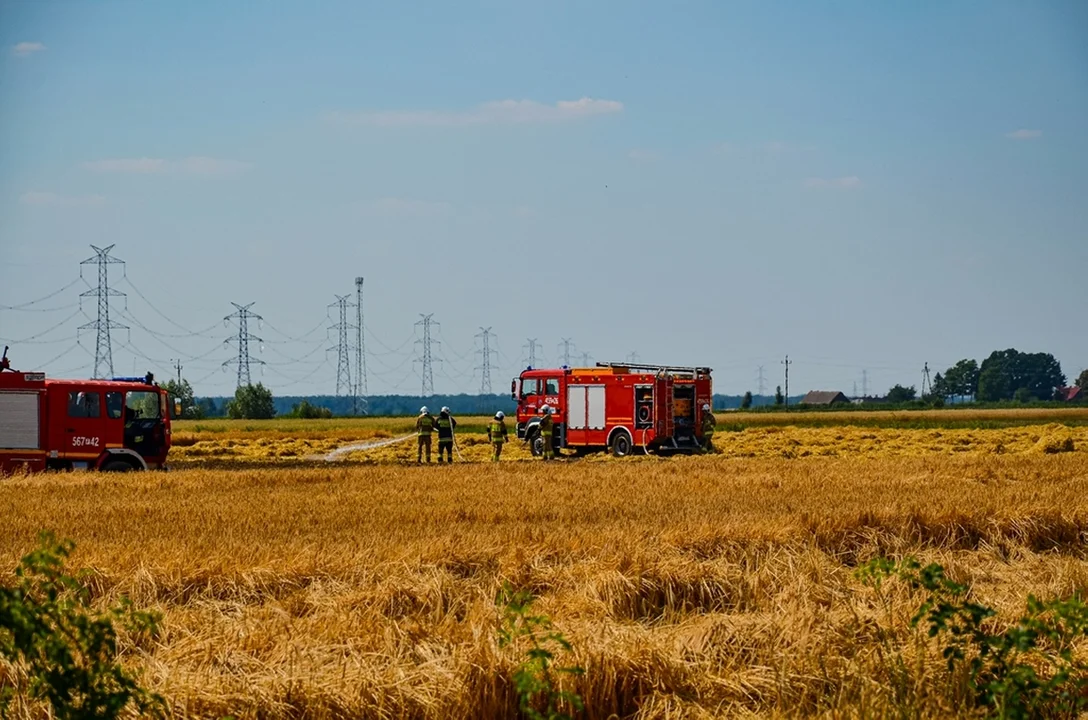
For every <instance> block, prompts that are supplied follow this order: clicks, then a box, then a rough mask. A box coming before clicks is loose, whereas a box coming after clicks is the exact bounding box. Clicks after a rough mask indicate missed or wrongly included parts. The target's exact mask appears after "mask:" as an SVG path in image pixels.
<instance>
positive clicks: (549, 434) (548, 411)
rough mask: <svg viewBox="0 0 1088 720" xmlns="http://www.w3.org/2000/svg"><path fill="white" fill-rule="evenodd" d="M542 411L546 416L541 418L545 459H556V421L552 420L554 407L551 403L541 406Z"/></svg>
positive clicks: (541, 436)
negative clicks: (554, 441)
mask: <svg viewBox="0 0 1088 720" xmlns="http://www.w3.org/2000/svg"><path fill="white" fill-rule="evenodd" d="M540 412H542V413H544V417H542V418H540V439H541V440H543V441H544V459H545V460H554V459H555V446H554V445H552V441H553V438H554V431H555V423H554V422H552V408H551V406H550V405H544V406H543V407H541V408H540Z"/></svg>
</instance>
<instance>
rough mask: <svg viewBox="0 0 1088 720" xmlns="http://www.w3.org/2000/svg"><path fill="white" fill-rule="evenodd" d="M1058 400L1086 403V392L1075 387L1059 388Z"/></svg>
mask: <svg viewBox="0 0 1088 720" xmlns="http://www.w3.org/2000/svg"><path fill="white" fill-rule="evenodd" d="M1057 399H1058V400H1061V401H1062V402H1084V400H1085V399H1086V398H1085V394H1084V391H1083V390H1081V389H1080V388H1079V387H1077V386H1076V385H1074V386H1073V387H1063V388H1058V392H1057Z"/></svg>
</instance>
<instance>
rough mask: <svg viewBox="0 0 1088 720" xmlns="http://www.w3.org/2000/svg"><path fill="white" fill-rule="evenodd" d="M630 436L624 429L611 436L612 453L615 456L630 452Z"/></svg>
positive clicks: (622, 455)
mask: <svg viewBox="0 0 1088 720" xmlns="http://www.w3.org/2000/svg"><path fill="white" fill-rule="evenodd" d="M632 447H633V446H632V443H631V436H630V435H628V434H627V431H626V430H619V431H617V432H616V434H615V435H613V436H612V454H613V455H615V456H616V457H624V456H626V455H630V454H631V448H632Z"/></svg>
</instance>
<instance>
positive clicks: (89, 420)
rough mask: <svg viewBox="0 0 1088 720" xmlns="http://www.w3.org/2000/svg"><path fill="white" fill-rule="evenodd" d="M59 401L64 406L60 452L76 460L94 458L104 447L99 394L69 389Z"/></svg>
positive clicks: (103, 423) (93, 391)
mask: <svg viewBox="0 0 1088 720" xmlns="http://www.w3.org/2000/svg"><path fill="white" fill-rule="evenodd" d="M59 399H63V400H64V401H66V405H67V407H66V409H65V412H64V413H63V414H60V419H61V421H62V422H63V425H64V437H63V438H62V440H61V447H60V450H61V452H63V453H64V454H65V455H68V456H69V457H76V458H94V457H97V456H98V455H99V454H101V453H102V451H103V450H104V449H105V447H106V440H105V436H106V433H105V430H106V428H105V421H104V415H103V412H102V393H100V392H98V391H97V390H80V389H79V388H71V389H69V390H68V392H67V393H65V394H62V395H61V398H59ZM54 417H56V416H54Z"/></svg>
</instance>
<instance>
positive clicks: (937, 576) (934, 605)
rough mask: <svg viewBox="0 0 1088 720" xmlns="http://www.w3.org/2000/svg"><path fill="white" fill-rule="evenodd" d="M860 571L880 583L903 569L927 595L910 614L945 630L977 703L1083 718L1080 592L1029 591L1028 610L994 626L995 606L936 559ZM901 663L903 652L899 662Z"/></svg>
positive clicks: (931, 631) (954, 671)
mask: <svg viewBox="0 0 1088 720" xmlns="http://www.w3.org/2000/svg"><path fill="white" fill-rule="evenodd" d="M858 572H859V576H860V577H861V578H862V579H863V581H865V582H866V583H867V584H870V585H873V586H876V587H878V588H879V586H880V583H881V581H882V580H883V579H885V578H888V577H890V576H896V577H899V578H900V579H902V580H903V581H905V582H907V583H908V584H909V585H910V586H911V588H913V589H915V590H922V591H924V592H925V593H927V597H926V599H925V601H924V602H923V603H922V605H921V606H920V607H919V608H918V610H917V612H915V614H914V616H913V617H912V618H911V626H912V627H918V626H919V625H922V624H924V626H925V628H926V632H927V634H928V636H929V637H931V638H939V642H940V644H941V654H942V657H943V658H944V659H945V661H946V663H947V668H948V672H949V674H950V676H951V677H966V682H967V684H968V686H969V690H970V691H971V695H972V696H973V697H972V699H973V701H974V703H975V704H976V705H977V706H978V707H980V708H982V709H985V710H986V711H988V714H989V716H990V717H999V718H1076V717H1078V716H1079V714H1080V713H1081V712H1083V711H1084V710H1086V709H1088V663H1086V662H1085V661H1084V660H1082V659H1079V658H1077V657H1074V655H1073V645H1074V643H1075V642H1076V641H1077V639H1079V638H1084V637H1088V605H1086V604H1085V603H1084V602H1083V601H1082V600H1081V599H1079V598H1076V597H1074V598H1071V599H1068V600H1048V601H1045V602H1044V601H1041V600H1038V599H1037V598H1035V597H1034V596H1030V595H1029V596H1028V599H1027V609H1026V612H1025V613H1024V614H1023V615H1022V616H1020V618H1019V619H1018V620H1017V622H1016V623H1015V624H1013V625H1011V626H1010V627H1008V628H1007V629H1005V630H1000V631H994V630H992V628H993V627H994V625H995V624H996V623H993V622H990V620H991V619H992V618H995V617H996V615H997V613H996V611H994V610H993V609H992V608H990V607H987V606H986V605H983V604H981V603H977V602H973V601H970V600H968V599H967V587H966V586H964V585H961V584H959V583H956V582H954V581H952V580H951V579H949V578H948V577H946V576H945V572H944V568H943V567H941V566H940V565H938V564H936V563H933V564H930V565H927V566H925V567H922V566H921V565H920V564H919V563H918V562H917V561H916V560H914V559H913V558H907V559H905V560H903V561H902V562H900V563H895V562H892V561H890V560H887V559H885V558H878V559H875V560H872V561H870V562H869V563H868V564H867V565H864V566H863V567H862V568H861V569H860V570H859V571H858ZM895 667H896V668H901V667H902V659H901V658H899V659H898V660H897V661H896V662H895Z"/></svg>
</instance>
